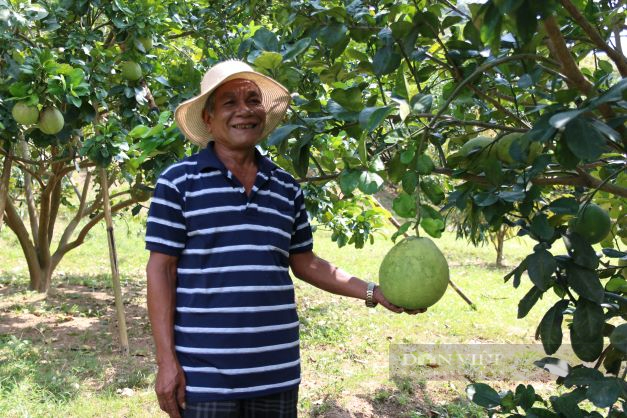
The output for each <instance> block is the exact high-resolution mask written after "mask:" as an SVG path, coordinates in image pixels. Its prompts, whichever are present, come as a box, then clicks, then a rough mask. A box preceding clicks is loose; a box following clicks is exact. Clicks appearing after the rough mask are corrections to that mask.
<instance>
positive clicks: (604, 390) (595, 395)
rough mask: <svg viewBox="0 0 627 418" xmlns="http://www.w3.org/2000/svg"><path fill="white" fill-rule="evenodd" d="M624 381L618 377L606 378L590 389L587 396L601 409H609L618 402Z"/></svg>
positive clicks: (592, 385)
mask: <svg viewBox="0 0 627 418" xmlns="http://www.w3.org/2000/svg"><path fill="white" fill-rule="evenodd" d="M622 385H623V381H622V380H619V379H618V378H616V377H605V378H603V379H602V380H601V381H599V382H595V383H594V384H591V385H590V387H588V391H587V392H586V396H587V397H588V399H590V400H591V401H592V403H593V404H594V405H595V406H597V407H599V408H609V407H610V406H612V405H614V403H615V402H616V401H617V400H618V396H619V395H620V394H621V392H622Z"/></svg>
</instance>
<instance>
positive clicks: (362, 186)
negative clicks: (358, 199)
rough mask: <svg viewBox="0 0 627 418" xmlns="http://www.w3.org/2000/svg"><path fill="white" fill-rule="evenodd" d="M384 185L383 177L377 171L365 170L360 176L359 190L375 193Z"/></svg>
mask: <svg viewBox="0 0 627 418" xmlns="http://www.w3.org/2000/svg"><path fill="white" fill-rule="evenodd" d="M381 186H383V179H382V178H381V176H379V175H378V174H377V173H371V172H369V171H363V172H362V173H361V175H360V176H359V186H358V187H359V190H361V191H362V192H364V193H365V194H375V193H376V192H378V191H379V189H380V188H381Z"/></svg>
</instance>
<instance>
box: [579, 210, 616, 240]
mask: <svg viewBox="0 0 627 418" xmlns="http://www.w3.org/2000/svg"><path fill="white" fill-rule="evenodd" d="M569 226H570V228H571V230H572V231H574V232H576V233H577V234H579V235H581V236H582V237H584V238H585V239H586V240H588V242H589V243H591V244H596V243H597V242H601V241H602V240H603V238H605V237H606V236H607V234H609V233H610V229H612V221H611V219H610V215H609V214H608V213H607V211H606V210H605V209H603V208H602V207H601V206H599V205H595V204H594V203H589V204H588V205H587V206H585V207H584V206H583V205H582V206H580V207H579V212H578V213H577V217H576V218H574V219H573V220H571V221H570V223H569Z"/></svg>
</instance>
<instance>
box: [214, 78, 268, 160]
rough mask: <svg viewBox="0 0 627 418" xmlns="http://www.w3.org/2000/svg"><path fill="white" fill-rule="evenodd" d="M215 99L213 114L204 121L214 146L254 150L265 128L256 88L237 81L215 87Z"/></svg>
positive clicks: (262, 110)
mask: <svg viewBox="0 0 627 418" xmlns="http://www.w3.org/2000/svg"><path fill="white" fill-rule="evenodd" d="M214 98H215V100H214V106H213V111H212V112H211V113H210V114H206V113H205V114H203V119H204V121H205V123H206V124H207V128H208V129H209V131H210V132H211V135H212V136H213V139H214V141H215V142H216V144H220V145H224V146H226V147H227V148H230V149H238V150H240V149H251V148H252V147H254V146H255V145H256V144H257V142H259V140H260V139H261V134H262V133H263V129H264V127H265V125H266V109H265V108H264V107H263V103H262V101H261V91H260V90H259V87H257V85H256V84H255V83H253V82H252V81H250V80H245V79H240V78H238V79H235V80H230V81H227V82H226V83H224V84H222V85H221V86H220V87H218V88H217V89H216V90H215V92H214Z"/></svg>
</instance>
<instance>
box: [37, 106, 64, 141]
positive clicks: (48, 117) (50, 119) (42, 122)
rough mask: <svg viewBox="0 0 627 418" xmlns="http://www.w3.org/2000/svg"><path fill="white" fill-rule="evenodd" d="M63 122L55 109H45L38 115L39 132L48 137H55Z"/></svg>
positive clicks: (60, 114)
mask: <svg viewBox="0 0 627 418" xmlns="http://www.w3.org/2000/svg"><path fill="white" fill-rule="evenodd" d="M64 124H65V120H64V119H63V114H62V113H61V112H60V111H59V109H57V108H56V107H46V108H45V109H44V110H42V111H41V113H40V114H39V124H38V125H37V127H38V128H39V130H40V131H41V132H43V133H45V134H48V135H55V134H58V133H59V132H61V129H63V125H64Z"/></svg>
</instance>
